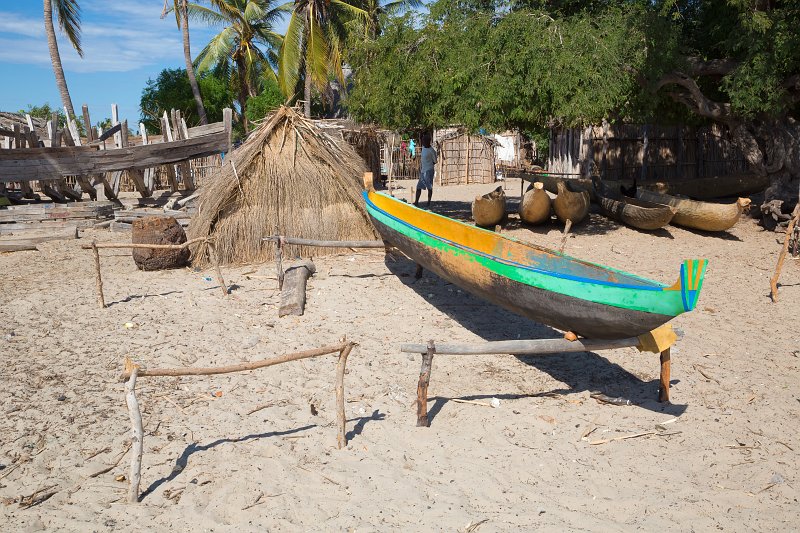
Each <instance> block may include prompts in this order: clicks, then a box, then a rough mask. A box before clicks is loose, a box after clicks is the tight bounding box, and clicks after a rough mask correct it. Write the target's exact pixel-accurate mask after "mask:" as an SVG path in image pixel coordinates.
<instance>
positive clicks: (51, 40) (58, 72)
mask: <svg viewBox="0 0 800 533" xmlns="http://www.w3.org/2000/svg"><path fill="white" fill-rule="evenodd" d="M44 29H45V33H46V34H47V48H48V49H49V51H50V61H51V63H52V64H53V74H55V77H56V86H57V87H58V92H59V94H60V95H61V103H62V104H63V105H64V107H65V108H66V109H67V113H68V114H69V116H70V117H74V116H75V110H74V109H73V107H72V98H70V96H69V89H68V88H67V79H66V78H65V77H64V68H63V67H62V66H61V55H60V54H59V53H58V42H57V41H56V30H55V27H54V26H53V4H52V3H51V0H44Z"/></svg>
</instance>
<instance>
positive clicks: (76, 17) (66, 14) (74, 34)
mask: <svg viewBox="0 0 800 533" xmlns="http://www.w3.org/2000/svg"><path fill="white" fill-rule="evenodd" d="M53 9H55V11H56V16H57V17H58V26H59V27H60V28H61V31H62V32H64V35H66V36H67V39H69V42H70V43H71V44H72V47H73V48H74V49H75V51H76V52H78V55H79V56H81V57H83V49H82V48H81V8H80V6H79V5H78V2H77V0H54V1H53Z"/></svg>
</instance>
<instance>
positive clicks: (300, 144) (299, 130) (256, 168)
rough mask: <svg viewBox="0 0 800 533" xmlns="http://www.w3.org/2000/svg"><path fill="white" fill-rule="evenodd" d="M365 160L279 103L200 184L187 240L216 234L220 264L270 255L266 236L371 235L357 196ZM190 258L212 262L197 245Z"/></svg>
mask: <svg viewBox="0 0 800 533" xmlns="http://www.w3.org/2000/svg"><path fill="white" fill-rule="evenodd" d="M365 170H366V167H365V165H364V161H363V160H362V159H361V157H359V155H358V154H357V153H356V152H355V150H354V149H353V148H352V147H350V146H348V145H346V144H345V143H336V142H335V141H334V140H333V139H332V138H331V137H330V136H329V135H327V134H326V133H324V132H323V131H321V130H320V129H319V128H317V127H316V126H314V125H313V124H312V123H311V121H310V120H307V119H306V118H305V117H303V116H302V115H300V114H299V113H297V112H296V111H295V110H294V109H291V108H287V107H281V108H280V109H278V110H277V111H276V112H275V113H274V114H273V115H271V116H270V117H269V118H268V119H267V120H266V121H265V122H264V123H263V124H262V125H261V126H260V127H259V128H258V130H256V131H255V132H254V133H253V134H252V135H251V136H250V138H249V139H248V140H247V141H246V142H245V143H244V144H243V145H242V146H241V147H240V148H239V149H237V150H236V151H234V152H233V153H232V154H230V156H229V157H228V158H226V161H225V165H224V166H223V167H221V168H220V170H219V172H217V173H216V175H214V176H213V177H212V178H211V179H209V180H208V183H207V184H206V185H204V186H203V187H202V188H201V189H200V198H199V200H200V204H199V210H198V213H197V215H196V216H195V217H193V219H192V223H191V225H190V231H189V238H190V239H191V238H195V237H206V236H208V237H213V239H214V243H215V248H216V251H217V253H218V254H219V261H220V263H222V264H245V263H257V262H264V261H269V260H271V259H273V257H274V245H273V244H272V243H270V242H265V241H262V240H261V239H262V238H263V237H266V236H269V235H274V234H280V235H288V236H291V237H302V238H306V239H321V240H363V239H375V238H376V233H375V230H374V228H373V227H372V223H371V222H370V221H369V217H368V216H367V213H366V210H365V207H364V201H363V199H362V196H361V191H362V188H361V177H362V175H363V173H364V171H365ZM341 251H343V250H341V249H336V248H308V247H295V246H287V248H286V252H285V254H287V255H288V256H289V257H292V256H294V255H299V256H303V257H309V256H312V255H313V256H320V255H325V254H332V253H339V252H341ZM192 262H193V263H194V264H195V265H198V266H207V265H209V264H210V257H209V250H208V247H207V246H206V245H205V244H201V245H200V246H199V247H198V248H197V249H196V250H195V254H194V257H193V259H192Z"/></svg>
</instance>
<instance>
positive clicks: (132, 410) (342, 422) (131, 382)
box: [120, 337, 356, 503]
mask: <svg viewBox="0 0 800 533" xmlns="http://www.w3.org/2000/svg"><path fill="white" fill-rule="evenodd" d="M355 345H356V344H355V343H354V342H347V340H346V337H343V338H342V341H341V342H340V343H339V344H334V345H331V346H324V347H322V348H316V349H313V350H306V351H303V352H295V353H289V354H284V355H280V356H277V357H272V358H269V359H262V360H261V361H254V362H250V363H240V364H237V365H229V366H221V367H213V368H153V369H150V370H147V369H144V368H140V367H139V366H138V365H135V364H133V362H132V361H131V360H130V359H127V358H126V359H125V369H124V370H123V372H122V375H121V376H120V381H125V382H126V385H125V400H126V403H127V405H128V413H129V414H130V419H131V427H132V430H133V437H132V443H133V456H132V457H131V471H130V488H129V492H128V501H129V502H131V503H136V502H138V501H139V484H140V482H141V470H142V454H143V447H142V438H143V436H144V431H143V429H142V428H143V425H142V414H141V411H140V410H139V403H138V401H137V400H136V380H137V378H140V377H152V376H210V375H216V374H229V373H231V372H244V371H248V370H255V369H258V368H265V367H268V366H273V365H277V364H280V363H286V362H289V361H297V360H299V359H306V358H309V357H317V356H320V355H327V354H331V353H337V352H338V353H339V358H338V360H337V362H336V386H335V388H336V427H337V434H336V445H337V447H338V448H339V449H342V448H344V447H345V446H347V435H346V426H347V419H346V417H345V410H344V407H345V397H344V376H345V373H346V365H347V357H348V356H349V355H350V352H351V351H352V350H353V347H354V346H355ZM256 410H257V409H255V410H253V411H250V412H251V413H252V412H255V411H256Z"/></svg>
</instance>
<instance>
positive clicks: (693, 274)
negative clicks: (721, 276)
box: [664, 259, 708, 312]
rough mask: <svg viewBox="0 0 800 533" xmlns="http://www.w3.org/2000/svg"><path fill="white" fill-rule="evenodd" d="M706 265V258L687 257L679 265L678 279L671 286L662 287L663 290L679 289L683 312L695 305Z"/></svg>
mask: <svg viewBox="0 0 800 533" xmlns="http://www.w3.org/2000/svg"><path fill="white" fill-rule="evenodd" d="M706 266H708V259H687V260H686V261H684V262H683V264H682V265H681V272H680V275H679V276H678V281H676V282H675V284H674V285H672V286H671V287H665V288H664V290H665V291H680V293H681V302H682V303H683V311H684V312H687V311H691V310H692V309H694V308H695V306H696V305H697V300H698V299H699V298H700V289H702V287H703V278H704V277H705V274H706Z"/></svg>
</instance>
